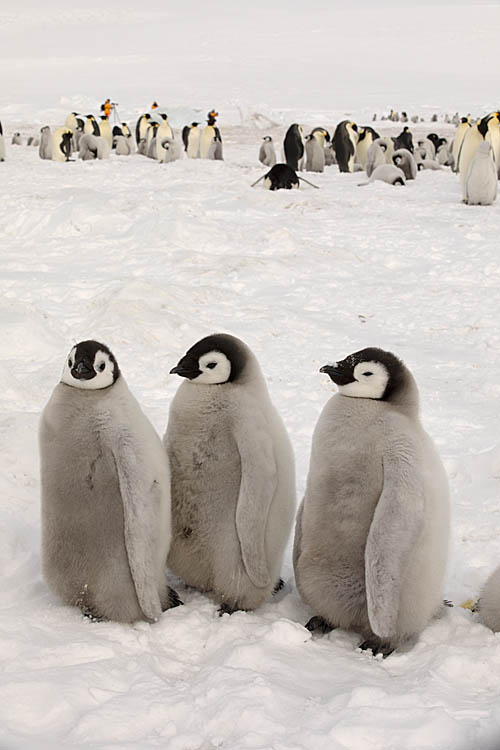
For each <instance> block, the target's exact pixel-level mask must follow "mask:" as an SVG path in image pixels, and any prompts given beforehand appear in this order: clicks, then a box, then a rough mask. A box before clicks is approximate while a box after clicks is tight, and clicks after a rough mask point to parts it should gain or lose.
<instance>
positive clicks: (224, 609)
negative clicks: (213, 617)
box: [217, 602, 240, 617]
mask: <svg viewBox="0 0 500 750" xmlns="http://www.w3.org/2000/svg"><path fill="white" fill-rule="evenodd" d="M217 612H218V614H219V617H222V615H232V614H234V612H240V608H239V607H231V605H230V604H228V603H227V602H222V604H221V605H220V607H219V609H218V610H217Z"/></svg>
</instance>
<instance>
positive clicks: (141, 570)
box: [39, 341, 180, 622]
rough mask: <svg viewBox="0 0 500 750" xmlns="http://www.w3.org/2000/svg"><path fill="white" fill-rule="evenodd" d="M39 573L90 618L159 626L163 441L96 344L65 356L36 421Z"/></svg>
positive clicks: (162, 606)
mask: <svg viewBox="0 0 500 750" xmlns="http://www.w3.org/2000/svg"><path fill="white" fill-rule="evenodd" d="M39 443H40V458H41V485H42V567H43V573H44V575H45V578H46V580H47V583H48V584H49V586H50V588H51V589H52V590H53V591H54V592H55V593H56V594H58V595H59V596H60V597H61V599H62V600H63V601H64V602H66V603H67V604H72V605H76V606H78V607H80V609H81V610H82V612H83V613H84V614H87V615H89V616H92V617H94V618H96V619H102V618H105V619H109V620H116V621H118V622H134V621H136V620H148V621H150V622H154V621H155V620H158V618H159V617H160V615H161V612H162V610H166V609H168V608H169V607H171V606H174V605H175V604H179V603H180V601H179V599H178V597H177V594H176V593H175V592H174V591H173V590H172V589H169V587H168V586H167V581H166V578H165V563H166V559H167V553H168V548H169V544H170V473H169V468H168V461H167V460H166V456H165V451H164V449H163V445H162V442H161V440H160V438H159V436H158V435H157V433H156V432H155V430H154V428H153V426H152V425H151V423H150V422H149V420H148V419H147V417H146V416H145V415H144V413H143V412H142V411H141V408H140V406H139V404H138V403H137V401H136V400H135V398H134V397H133V396H132V394H131V393H130V391H129V390H128V388H127V384H126V382H125V380H124V378H123V376H122V375H121V373H120V370H119V367H118V364H117V362H116V359H115V357H114V356H113V354H112V353H111V351H110V350H109V349H108V347H107V346H105V345H104V344H100V343H99V342H97V341H82V342H81V343H79V344H77V345H76V346H74V347H73V348H72V350H71V352H70V353H69V355H68V358H67V360H66V363H65V365H64V370H63V373H62V377H61V382H60V383H59V384H58V385H56V387H55V389H54V392H53V393H52V396H51V398H50V400H49V402H48V404H47V406H46V407H45V409H44V411H43V414H42V417H41V423H40V434H39Z"/></svg>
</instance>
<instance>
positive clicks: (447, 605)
mask: <svg viewBox="0 0 500 750" xmlns="http://www.w3.org/2000/svg"><path fill="white" fill-rule="evenodd" d="M443 604H444V606H445V607H454V606H455V605H454V604H453V602H452V601H450V600H449V599H443Z"/></svg>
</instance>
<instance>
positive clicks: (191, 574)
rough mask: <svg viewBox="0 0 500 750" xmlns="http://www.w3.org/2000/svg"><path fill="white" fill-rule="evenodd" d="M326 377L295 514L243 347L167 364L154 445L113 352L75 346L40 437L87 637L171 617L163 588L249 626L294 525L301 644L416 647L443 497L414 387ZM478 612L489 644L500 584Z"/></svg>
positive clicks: (44, 486) (47, 521)
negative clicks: (169, 388)
mask: <svg viewBox="0 0 500 750" xmlns="http://www.w3.org/2000/svg"><path fill="white" fill-rule="evenodd" d="M174 361H175V360H174ZM320 372H321V373H324V374H326V375H328V377H329V378H330V379H331V380H332V381H333V383H334V384H335V385H336V387H337V392H336V393H335V394H334V395H333V396H332V397H331V398H330V400H329V401H328V402H327V404H326V405H325V407H324V409H323V411H322V413H321V415H320V417H319V419H318V422H317V424H316V427H315V430H314V434H313V439H312V449H311V456H310V465H309V473H308V477H307V485H306V491H305V495H304V498H303V500H302V503H301V505H300V507H299V510H298V513H297V514H296V492H295V468H294V455H293V450H292V446H291V443H290V439H289V437H288V434H287V431H286V429H285V426H284V424H283V422H282V420H281V418H280V416H279V414H278V411H277V410H276V408H275V406H274V405H273V403H272V401H271V398H270V396H269V392H268V390H267V385H266V381H265V378H264V375H263V373H262V370H261V368H260V365H259V363H258V360H257V358H256V356H255V354H254V353H253V352H252V351H251V350H250V348H249V347H248V346H247V345H246V344H245V343H244V342H243V341H241V340H240V339H238V338H236V337H235V336H232V335H229V334H225V333H218V334H213V335H210V336H206V337H204V338H202V339H201V340H199V341H198V342H196V343H195V344H193V345H192V346H191V347H190V348H189V349H188V350H187V352H186V353H185V354H184V355H182V356H181V357H180V359H179V360H178V362H177V364H174V366H173V367H172V368H171V369H170V374H171V375H175V376H178V377H180V378H182V383H181V385H180V386H179V388H178V390H177V392H176V394H175V396H174V398H173V400H172V403H171V406H170V412H169V415H168V421H167V427H166V431H165V434H164V437H163V441H161V440H160V437H159V436H158V435H157V433H156V431H155V430H154V428H153V426H152V425H151V423H150V422H149V420H148V419H147V417H146V416H145V414H144V413H143V411H142V410H141V408H140V406H139V404H138V402H137V401H136V399H135V398H134V396H133V395H132V393H131V392H130V390H129V389H128V386H127V384H126V382H125V379H124V376H123V374H122V372H121V370H120V368H119V365H118V362H117V359H116V357H115V356H114V354H113V352H111V350H110V349H109V348H108V347H107V346H106V345H105V344H103V343H100V342H98V341H94V340H87V341H81V342H80V343H78V344H76V345H75V346H73V347H72V348H71V350H70V352H69V354H68V355H67V358H66V360H65V362H64V366H63V370H62V375H61V380H60V382H59V383H58V384H57V385H56V387H55V388H54V391H53V393H52V396H51V397H50V399H49V402H48V403H47V405H46V407H45V409H44V410H43V413H42V416H41V420H40V430H39V448H40V467H41V515H42V544H41V548H42V567H43V573H44V576H45V579H46V581H47V583H48V585H49V587H50V588H51V590H52V591H53V592H54V593H55V594H56V595H58V596H59V598H60V599H61V600H62V601H63V602H64V603H66V604H69V605H72V606H75V607H77V608H79V609H80V611H81V612H82V613H83V614H84V615H85V616H87V617H89V618H91V619H93V620H102V619H108V620H115V621H118V622H125V623H130V622H135V621H137V620H145V621H147V622H151V623H153V622H156V621H157V620H158V619H159V618H160V617H161V615H162V612H165V611H167V610H168V609H171V608H172V607H175V606H177V605H179V604H182V602H181V601H180V599H179V596H178V595H177V593H176V592H175V590H174V589H173V588H171V587H170V585H169V583H168V576H169V575H170V574H174V575H176V576H177V577H178V578H180V579H181V580H182V581H183V583H184V584H186V585H188V586H192V587H194V588H196V589H198V590H200V591H202V592H206V593H207V594H208V595H209V596H211V597H212V599H213V600H214V601H215V603H216V606H217V607H218V611H219V614H220V615H224V614H231V613H233V612H235V611H237V610H253V609H255V608H257V607H259V606H260V605H261V604H262V603H264V602H265V601H266V600H269V599H270V598H271V597H272V595H273V594H274V593H276V592H277V591H279V589H280V588H281V587H282V586H283V580H282V579H281V566H282V562H283V556H284V551H285V547H286V544H287V542H288V539H289V536H290V533H291V530H292V526H293V522H294V519H295V535H294V544H293V566H294V572H295V579H296V584H297V589H298V591H299V593H300V595H301V597H302V598H303V600H304V602H305V603H306V604H307V605H309V607H310V608H311V616H310V618H309V620H308V621H307V623H305V627H306V628H307V629H309V630H311V631H320V632H323V633H325V632H328V631H329V630H331V629H333V628H343V629H346V630H350V631H353V632H355V633H357V634H358V635H359V637H360V646H359V647H360V648H361V649H362V650H371V652H372V653H373V655H377V654H381V655H382V657H383V658H385V657H387V656H389V654H390V653H392V651H394V650H395V649H398V648H401V647H403V646H404V647H406V648H407V647H409V646H411V645H412V644H413V643H414V642H415V641H416V640H417V639H418V636H419V634H420V633H421V632H422V631H423V630H424V628H425V627H426V626H427V625H428V624H429V623H430V622H431V621H432V620H433V619H434V618H436V617H439V616H441V614H442V612H443V606H444V604H443V580H444V574H445V568H446V563H447V554H448V538H449V490H448V480H447V477H446V473H445V470H444V468H443V465H442V462H441V459H440V457H439V455H438V453H437V450H436V448H435V446H434V444H433V442H432V440H431V438H430V437H429V435H428V434H427V433H426V432H425V430H424V428H423V427H422V424H421V422H420V418H419V395H418V388H417V384H416V382H415V380H414V378H413V376H412V374H411V372H410V370H409V369H408V368H407V367H406V365H405V364H404V363H403V362H402V361H401V360H400V359H399V358H398V357H397V356H395V355H394V354H393V353H391V352H388V351H384V350H382V349H378V348H368V349H363V350H361V351H357V352H354V353H353V354H350V355H348V356H347V357H345V358H344V359H342V360H339V361H337V362H334V363H332V364H326V365H324V366H323V367H321V368H320ZM480 613H481V618H482V620H483V622H484V623H485V624H486V625H488V626H489V627H491V628H492V629H494V630H499V629H500V569H499V570H497V571H496V572H495V573H494V574H493V575H492V576H491V578H490V579H489V580H488V581H487V583H486V585H485V587H484V590H483V592H482V595H481V599H480Z"/></svg>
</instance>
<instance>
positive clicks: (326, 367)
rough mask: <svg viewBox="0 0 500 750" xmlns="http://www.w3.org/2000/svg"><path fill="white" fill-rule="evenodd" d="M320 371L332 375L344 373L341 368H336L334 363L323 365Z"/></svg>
mask: <svg viewBox="0 0 500 750" xmlns="http://www.w3.org/2000/svg"><path fill="white" fill-rule="evenodd" d="M319 371H320V372H326V374H327V375H329V376H330V377H332V375H342V373H341V372H340V370H336V369H335V367H334V366H333V365H323V367H320V368H319Z"/></svg>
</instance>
